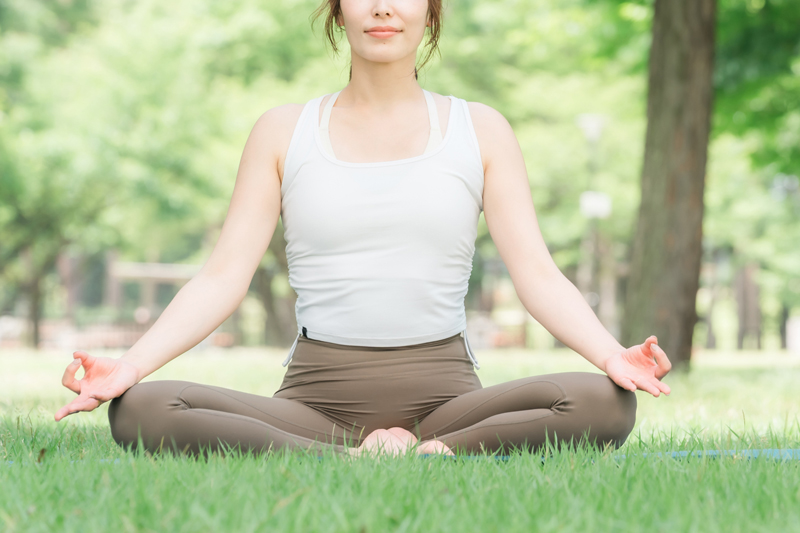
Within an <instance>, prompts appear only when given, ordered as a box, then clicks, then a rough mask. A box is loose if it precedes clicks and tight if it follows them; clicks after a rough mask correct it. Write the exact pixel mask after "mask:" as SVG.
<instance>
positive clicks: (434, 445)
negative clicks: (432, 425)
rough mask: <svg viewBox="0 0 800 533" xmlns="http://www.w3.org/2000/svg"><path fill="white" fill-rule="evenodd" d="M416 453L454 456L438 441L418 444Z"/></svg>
mask: <svg viewBox="0 0 800 533" xmlns="http://www.w3.org/2000/svg"><path fill="white" fill-rule="evenodd" d="M417 453H419V454H423V453H441V454H444V455H455V454H454V453H453V451H452V450H451V449H450V448H449V447H448V446H447V445H446V444H445V443H444V442H442V441H440V440H426V441H425V442H422V443H420V445H419V447H418V448H417Z"/></svg>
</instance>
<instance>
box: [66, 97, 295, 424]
mask: <svg viewBox="0 0 800 533" xmlns="http://www.w3.org/2000/svg"><path fill="white" fill-rule="evenodd" d="M292 117H294V118H296V117H297V113H296V112H295V109H293V107H292V105H285V106H279V107H276V108H273V109H270V110H269V111H267V112H266V113H264V114H263V115H261V117H259V119H258V120H257V121H256V124H255V125H254V126H253V129H252V131H251V132H250V136H249V137H248V139H247V142H246V144H245V147H244V151H243V153H242V157H241V160H240V162H239V170H238V173H237V176H236V184H235V186H234V189H233V195H232V197H231V202H230V206H229V208H228V214H227V216H226V218H225V222H224V224H223V226H222V232H221V233H220V236H219V239H218V240H217V243H216V245H215V246H214V250H213V251H212V253H211V256H210V257H209V258H208V261H206V263H205V265H203V267H202V269H201V270H200V272H199V273H198V274H197V275H195V276H194V277H193V278H192V279H191V280H190V281H189V282H188V283H186V284H185V285H184V286H183V287H182V288H181V290H180V291H178V293H177V294H176V295H175V297H174V298H173V300H172V301H171V302H170V304H169V305H168V306H167V308H166V309H165V310H164V312H163V313H162V314H161V315H160V316H159V317H158V320H156V322H155V323H154V324H153V326H152V327H151V328H150V329H149V330H148V331H147V332H146V333H145V334H144V335H143V336H142V337H141V338H140V339H139V340H138V341H137V342H136V344H134V345H133V346H132V347H131V348H130V349H129V350H128V351H127V352H126V353H125V354H124V355H123V356H122V357H120V358H119V359H110V358H104V357H97V358H95V357H92V356H90V355H88V354H86V353H84V352H75V354H74V357H75V359H74V361H73V363H72V364H70V365H69V366H68V367H67V369H66V371H65V373H64V378H63V379H62V384H63V385H64V386H65V387H67V388H69V389H70V390H72V391H73V392H76V393H78V394H79V396H78V397H77V398H75V400H73V401H72V402H71V403H69V404H68V405H66V406H64V407H62V408H61V409H60V410H59V411H58V412H57V413H56V416H55V419H56V420H61V419H62V418H64V417H65V416H67V415H69V414H72V413H75V412H78V411H91V410H92V409H94V408H96V407H97V406H98V405H100V403H102V402H104V401H108V400H111V399H112V398H115V397H117V396H119V395H121V394H122V393H123V392H125V391H126V390H127V389H128V388H130V387H131V386H133V385H134V384H136V383H138V382H139V381H141V380H142V379H143V378H144V377H145V376H147V375H149V374H151V373H153V372H154V371H156V370H157V369H158V368H160V367H162V366H164V365H165V364H166V363H168V362H169V361H171V360H172V359H175V358H176V357H178V356H179V355H181V354H182V353H184V352H186V351H187V350H189V349H190V348H192V347H193V346H196V345H197V344H198V343H199V342H200V341H202V340H203V339H205V338H206V337H207V336H208V335H209V334H211V332H213V331H214V330H215V329H216V328H217V327H218V326H219V325H220V324H221V323H222V322H223V321H224V320H225V319H226V318H228V317H229V316H230V315H231V314H232V313H233V311H234V310H235V309H236V308H237V307H238V306H239V304H240V303H241V302H242V300H243V299H244V297H245V295H246V294H247V289H248V287H249V286H250V281H251V279H252V277H253V274H254V273H255V271H256V268H258V264H259V263H260V261H261V258H262V257H263V255H264V253H265V252H266V249H267V246H269V242H270V240H271V239H272V235H273V233H274V231H275V227H276V226H277V224H278V217H279V216H280V211H281V191H280V188H281V181H280V178H279V174H278V161H279V154H280V153H281V151H282V150H283V151H285V148H286V146H287V145H288V139H287V133H286V132H287V131H292V130H291V129H287V128H290V127H291V124H290V123H291V120H292ZM81 366H83V367H84V369H85V374H84V377H83V378H82V379H81V380H76V379H75V373H76V372H77V370H78V369H79V368H80V367H81Z"/></svg>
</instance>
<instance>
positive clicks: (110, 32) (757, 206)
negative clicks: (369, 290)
mask: <svg viewBox="0 0 800 533" xmlns="http://www.w3.org/2000/svg"><path fill="white" fill-rule="evenodd" d="M679 4H681V5H689V4H691V2H675V3H674V5H676V6H678V5H679ZM697 4H698V5H702V4H705V5H712V6H713V2H708V1H706V0H703V1H701V2H698V3H697ZM318 5H319V2H318V1H316V0H291V1H290V0H282V1H280V2H275V1H268V0H228V1H226V2H213V1H210V0H191V1H189V0H173V1H171V2H160V1H156V0H137V1H129V0H0V351H6V352H7V353H10V352H17V351H18V350H21V349H25V348H26V347H34V348H38V349H42V350H56V351H63V352H65V353H66V352H71V351H73V350H77V349H84V350H95V349H124V348H126V347H129V346H131V345H132V344H133V343H134V342H136V340H137V339H138V338H139V336H141V335H142V334H143V333H144V332H145V331H146V330H147V329H148V328H149V327H150V325H152V323H153V322H154V321H155V319H156V318H157V317H158V316H159V314H160V313H161V312H162V311H163V309H164V308H165V307H166V306H167V304H168V303H169V302H170V300H171V299H172V297H173V296H174V295H175V294H176V292H177V291H178V290H179V289H180V287H181V286H182V285H183V284H184V283H185V282H186V281H187V280H189V279H190V278H191V277H192V276H193V275H194V273H196V272H197V271H198V270H199V268H200V267H201V266H202V264H203V262H204V261H205V260H206V258H207V257H208V256H209V254H210V251H211V249H212V247H213V245H214V243H215V242H216V239H217V236H218V234H219V231H220V229H221V226H222V223H223V220H224V217H225V214H226V210H227V206H228V202H229V200H230V195H231V192H232V190H233V185H234V181H235V177H236V171H237V167H238V163H239V157H240V155H241V152H242V149H243V147H244V142H245V140H246V138H247V135H248V133H249V132H250V129H251V128H252V126H253V124H254V123H255V121H256V119H257V118H258V117H259V116H260V115H261V114H262V113H263V112H264V111H266V110H267V109H269V108H272V107H275V106H278V105H281V104H284V103H288V102H293V103H298V104H303V103H305V102H307V101H308V100H310V99H312V98H315V97H317V96H320V95H322V94H326V93H331V92H335V91H337V90H339V89H341V88H343V87H344V86H345V85H346V84H347V80H348V71H349V56H350V52H349V48H348V46H347V40H346V39H345V38H342V40H341V41H340V43H341V54H340V55H339V56H336V55H334V54H333V53H332V52H331V50H330V49H329V47H326V45H325V41H324V39H323V34H322V25H321V22H322V21H321V20H320V21H318V22H317V24H316V25H315V26H314V29H313V30H312V27H311V23H310V19H309V16H310V14H311V13H312V12H313V10H314V9H315V8H316V7H317V6H318ZM661 5H662V6H663V5H665V3H662V4H661ZM668 11H669V10H668V8H662V9H661V11H657V10H655V9H654V5H653V2H651V1H646V0H642V1H632V2H619V1H614V0H458V1H449V2H448V1H445V14H444V21H443V32H442V38H441V41H440V50H441V57H439V56H438V55H437V56H434V58H433V59H432V61H431V62H430V63H429V64H428V65H426V66H425V68H423V69H422V70H421V71H420V76H419V82H420V85H421V86H423V87H424V88H426V89H428V90H430V91H434V92H438V93H441V94H444V95H450V94H452V95H455V96H458V97H459V98H464V99H466V100H468V101H478V102H482V103H485V104H487V105H490V106H492V107H494V108H495V109H497V110H498V111H500V112H501V113H503V115H504V116H505V117H506V118H507V119H508V120H509V122H510V123H511V125H512V126H513V128H514V131H515V132H516V135H517V138H518V140H519V143H520V145H521V147H522V150H523V153H524V156H525V160H526V163H527V168H528V175H529V181H530V188H531V195H532V198H533V200H534V204H535V206H536V209H537V213H538V217H539V222H540V225H541V228H542V232H543V234H544V238H545V240H546V242H547V244H548V246H549V248H550V251H551V253H552V255H553V257H554V259H555V261H556V262H557V264H558V266H559V267H560V268H561V269H562V271H563V272H564V273H565V274H566V275H567V276H568V277H569V278H570V279H571V280H572V281H573V282H574V283H575V284H576V286H578V288H579V289H580V290H581V292H582V293H583V294H584V296H585V297H586V299H587V301H588V302H589V304H590V305H591V306H592V307H593V309H595V311H596V312H597V314H598V316H599V317H600V319H601V321H602V322H603V323H604V324H605V325H606V327H607V328H608V329H609V330H610V331H611V332H612V333H613V334H615V335H616V336H617V337H618V338H620V339H623V340H624V339H626V336H627V337H631V335H632V333H630V332H629V333H626V332H625V331H624V330H625V328H624V327H623V326H624V325H625V324H628V323H630V324H632V323H634V322H635V321H637V320H639V319H641V320H643V321H644V325H643V326H642V327H643V328H645V329H646V330H648V331H653V332H656V333H659V334H660V338H662V339H663V336H664V335H671V334H672V333H671V332H672V331H673V329H671V328H672V326H670V324H671V323H672V322H670V320H672V319H670V318H669V317H667V318H664V317H666V316H667V315H670V316H673V315H675V314H676V313H677V314H678V315H680V316H678V319H679V320H678V321H679V322H681V324H688V325H684V326H681V327H682V328H683V329H688V332H689V333H688V339H689V340H688V342H689V343H690V345H691V347H692V350H683V349H682V348H680V347H678V346H677V345H676V347H675V348H674V349H673V350H672V352H670V351H669V350H668V353H671V354H672V353H673V352H674V353H675V356H676V358H677V359H678V360H687V361H688V359H689V358H691V356H692V353H693V351H695V350H704V349H708V350H723V351H727V352H735V351H737V350H742V349H745V350H750V351H753V350H756V351H758V350H761V351H768V352H770V354H772V355H773V356H774V355H775V354H779V353H786V352H796V353H800V274H799V273H800V179H799V178H798V174H800V3H798V2H796V1H795V0H783V1H781V0H719V1H718V2H717V3H716V10H715V11H714V12H712V13H710V14H708V13H707V18H706V19H704V20H705V23H704V24H697V25H696V26H698V27H696V28H693V27H692V26H693V24H694V22H695V21H694V19H692V13H691V12H690V11H691V10H689V12H684V13H669V12H668ZM659 17H660V18H661V25H659ZM670 17H672V19H670ZM680 17H684V18H685V19H686V21H687V24H686V27H685V28H682V27H679V28H677V29H676V28H675V27H673V26H670V20H673V21H674V20H676V19H679V18H680ZM701 22H702V21H701ZM658 28H662V29H664V32H662V33H661V34H659V33H658V31H656V30H657V29H658ZM670 28H671V29H670ZM687 28H688V29H687ZM684 30H686V31H684ZM682 35H683V36H684V37H686V38H685V39H684V41H685V42H684V43H683V44H681V43H680V41H681V39H682V38H683V37H682ZM687 35H688V37H687ZM656 42H658V46H659V48H657V49H656V48H655V47H656ZM651 44H652V48H651ZM681 46H683V48H681ZM676 50H677V52H675V51H676ZM420 52H421V53H422V48H421V49H420ZM673 52H675V53H673ZM656 53H658V54H661V55H658V58H661V60H659V61H652V60H650V57H651V54H656ZM670 54H672V55H670ZM654 57H655V56H654ZM670 57H671V58H672V59H673V60H672V61H670V60H669V58H670ZM664 58H667V60H664ZM704 58H705V59H704ZM665 65H666V66H665ZM686 68H688V70H686ZM659 69H660V70H659ZM670 69H671V70H670ZM682 69H684V70H682ZM682 72H683V73H686V76H684V75H682V74H681V73H682ZM704 80H705V81H704ZM703 83H706V85H708V87H710V89H709V90H705V89H703V87H704V85H703ZM704 91H705V92H704ZM709 91H710V97H709V98H706V99H703V98H700V99H699V100H697V102H699V103H697V102H695V99H693V96H692V95H696V94H700V95H701V96H702V95H706V93H709ZM665 95H666V96H665ZM670 95H671V96H670ZM648 98H649V100H648ZM659 99H660V100H659ZM648 102H649V104H648ZM676 102H677V103H676ZM681 102H688V103H691V105H688V104H687V106H686V107H681V105H680V104H681ZM648 109H650V115H649V120H648ZM704 113H705V114H707V115H708V117H710V123H711V128H710V131H707V132H705V134H704V133H703V124H704V116H706V115H704ZM670 116H672V117H673V118H674V117H676V116H677V117H679V120H673V121H672V122H670V120H671V119H670V118H669V117H670ZM680 117H683V118H680ZM693 121H694V122H693ZM676 123H677V125H676ZM659 128H660V129H659ZM664 128H666V129H667V130H669V134H668V135H667V136H666V138H668V139H670V141H669V142H661V144H660V145H659V139H662V140H663V139H664V138H665V136H664V135H661V137H659V134H658V132H659V131H662V132H663V131H665V130H664ZM681 128H684V130H681ZM697 132H699V133H697ZM695 134H696V135H695ZM651 141H652V142H651ZM681 143H683V145H688V146H689V150H688V152H687V151H686V150H684V151H683V152H681V151H680V150H679V149H678V148H674V147H677V146H678V145H681ZM659 146H660V148H659ZM673 149H674V150H677V151H673V152H671V151H670V150H673ZM659 150H660V151H659ZM706 150H707V152H706ZM706 153H707V154H708V160H707V163H706V160H705V154H706ZM687 154H688V155H687ZM686 168H689V171H686V172H684V174H681V172H683V171H684V170H685V169H686ZM643 169H644V171H643ZM647 169H655V170H653V171H652V172H649V171H647ZM659 169H664V171H665V173H666V174H665V177H664V180H666V181H664V183H670V184H671V185H669V186H668V187H667V189H666V192H665V190H664V189H663V188H662V189H658V187H656V188H655V189H653V187H648V185H647V184H648V181H647V179H652V176H656V179H661V178H659V177H658V175H657V174H658V172H659ZM669 169H677V170H675V172H672V174H670V172H671V171H670V170H669ZM682 169H683V170H682ZM676 172H677V174H676ZM651 174H652V176H651ZM643 176H644V179H643ZM670 176H672V177H670ZM673 179H674V180H673ZM669 180H673V181H669ZM681 180H683V181H681ZM687 180H688V181H687ZM682 183H683V184H687V183H693V184H694V185H692V187H694V189H692V190H693V191H695V192H694V193H693V194H694V196H693V197H692V198H693V200H691V199H690V200H686V199H685V198H684V199H681V197H680V194H681V191H682V190H683V189H682V187H683V185H681V184H682ZM698 184H699V185H698ZM670 187H672V188H670ZM698 187H699V189H698ZM673 189H674V190H673ZM698 190H699V193H698ZM670 191H672V192H670ZM675 191H677V192H675ZM676 194H677V195H678V196H677V198H678V199H677V200H675V195H676ZM698 194H699V196H698ZM645 199H646V200H647V202H645V201H644V200H645ZM670 202H672V204H670ZM676 202H677V203H676ZM668 204H669V205H668ZM673 204H674V205H673ZM640 205H643V206H645V207H644V208H643V209H641V210H640ZM653 206H656V207H653ZM662 206H663V209H662ZM670 206H672V207H670ZM673 207H675V208H676V209H677V211H675V209H673ZM670 209H673V210H672V211H669V210H670ZM681 210H684V211H681ZM668 212H672V213H673V214H675V213H677V215H676V216H677V217H678V218H677V219H676V220H677V221H678V222H680V221H681V220H684V219H686V220H689V219H692V217H694V216H696V217H697V220H698V224H699V222H702V232H701V233H700V232H699V225H698V224H695V225H691V224H689V225H688V226H687V227H683V226H681V225H680V224H677V223H670V222H669V220H668V219H665V220H662V221H661V226H662V227H661V229H652V228H651V227H649V226H647V225H646V224H647V221H649V220H655V219H658V216H659V214H660V213H668ZM681 213H684V214H681ZM685 213H688V215H687V214H685ZM253 223H258V221H253ZM637 228H639V229H641V228H647V229H646V232H647V233H646V235H647V237H646V238H645V240H648V239H650V238H652V239H651V240H653V241H656V242H657V243H662V244H661V245H659V246H660V247H661V248H662V249H663V250H664V253H663V255H661V256H658V257H656V258H654V257H655V256H653V255H652V254H653V252H648V251H647V247H646V243H645V242H644V241H643V240H642V238H641V237H640V238H639V239H638V240H637V237H636V235H637V233H636V232H637ZM682 239H683V240H684V241H685V242H687V243H689V244H687V246H690V247H691V246H694V245H692V244H691V242H692V239H697V245H696V246H695V248H696V249H697V255H698V265H699V268H697V265H694V264H689V265H688V266H687V263H686V261H684V260H683V258H685V257H686V254H685V253H684V252H683V251H682V250H683V248H681V247H680V246H677V247H675V248H670V244H669V243H672V242H682V241H681V240H682ZM639 241H641V242H639ZM637 243H638V244H637ZM663 243H666V244H663ZM285 245H286V243H285V241H284V239H283V228H282V226H280V225H279V226H278V228H277V230H276V232H275V236H274V238H273V240H272V243H271V244H270V246H269V250H268V252H267V253H266V255H265V256H264V258H263V261H262V262H261V265H260V267H259V268H258V271H257V272H256V274H255V276H254V278H253V280H252V283H251V286H250V291H249V293H248V295H247V297H246V298H245V300H244V301H243V303H242V304H241V306H240V307H239V309H238V310H237V311H236V312H235V313H234V314H233V315H232V316H231V317H230V318H229V319H228V320H227V321H226V322H225V323H223V324H222V325H221V326H220V327H219V328H218V330H217V331H215V332H214V333H213V334H212V335H211V336H209V338H208V339H206V340H205V341H203V343H202V344H201V348H202V347H204V346H214V347H232V346H271V347H285V348H288V346H290V344H291V343H292V341H293V340H294V337H295V332H296V324H295V321H294V303H295V294H294V292H293V291H292V289H291V288H290V287H289V285H288V282H287V264H286V256H285V251H284V248H285ZM637 247H638V251H637ZM648 254H650V255H648ZM648 257H650V258H651V260H650V261H649V262H648ZM637 258H638V259H637ZM653 258H654V259H653ZM689 263H691V261H690V262H689ZM648 265H649V266H648ZM643 272H649V273H650V274H651V276H652V278H653V279H654V280H655V281H651V282H647V283H646V282H644V281H642V280H643V276H644V274H643ZM637 273H638V274H637ZM678 274H680V276H681V278H680V280H683V281H680V280H679V281H677V282H675V283H674V284H673V285H672V286H677V287H679V288H678V289H675V291H676V301H677V300H678V299H679V298H677V293H678V292H680V293H681V294H682V295H686V294H688V295H689V296H688V298H689V300H688V301H689V302H690V305H691V307H692V310H694V313H692V312H691V311H686V310H685V306H684V310H683V311H681V310H680V309H678V310H676V308H668V307H664V310H663V313H660V311H659V309H660V308H659V307H658V306H659V305H661V304H662V303H665V302H666V301H667V300H670V299H671V298H664V297H663V295H664V294H670V293H669V291H670V290H672V289H670V288H669V287H670V285H668V286H667V288H666V289H665V288H664V287H663V286H662V287H661V288H660V289H658V290H655V289H653V286H654V285H653V283H655V284H656V285H657V284H658V282H659V280H667V279H668V278H669V279H671V280H673V281H674V279H673V278H671V277H670V276H674V275H678ZM637 275H638V276H639V277H638V278H637V277H636V276H637ZM676 279H677V278H676ZM692 280H694V281H692ZM648 283H650V285H648ZM665 291H667V292H666V293H665ZM642 295H644V296H642ZM642 298H645V301H646V299H647V298H650V299H651V300H652V301H653V307H654V308H655V309H656V313H655V315H653V317H651V315H648V314H647V313H643V311H642V304H641V302H642V301H643V300H642ZM684 299H685V298H684ZM637 302H639V303H637ZM667 303H668V302H667ZM665 305H666V304H665ZM466 306H467V312H468V317H469V325H468V331H469V337H470V341H471V344H472V345H473V347H474V348H476V349H494V348H497V349H500V348H507V347H510V348H528V349H536V350H550V349H553V348H557V347H559V344H558V342H557V341H556V340H555V339H554V338H553V337H552V336H551V335H550V334H549V333H548V332H547V331H546V330H545V329H544V328H543V327H542V326H540V325H539V324H537V323H536V321H535V320H533V318H532V317H531V316H530V314H529V313H528V312H527V311H526V310H525V309H524V307H523V306H522V304H521V303H520V302H519V299H518V298H517V295H516V292H515V289H514V286H513V283H512V281H511V279H510V278H509V275H508V272H507V270H506V268H505V266H504V265H503V262H502V260H501V259H500V258H499V256H498V253H497V250H496V248H495V246H494V244H493V242H492V239H491V236H490V235H489V233H488V230H487V228H486V224H485V221H484V219H483V216H481V220H480V225H479V233H478V239H477V242H476V254H475V258H474V264H473V271H472V277H471V279H470V286H469V293H468V295H467V298H466ZM659 313H660V314H659ZM661 315H664V316H661ZM659 317H660V318H659ZM659 320H661V322H658V321H659ZM648 321H649V322H648ZM673 322H674V321H673ZM647 328H650V329H647ZM634 329H635V328H634ZM676 336H679V335H677V333H676ZM631 338H632V337H631ZM643 340H644V337H642V338H641V339H639V340H637V341H636V342H642V341H643ZM681 350H683V351H681ZM679 352H680V353H679Z"/></svg>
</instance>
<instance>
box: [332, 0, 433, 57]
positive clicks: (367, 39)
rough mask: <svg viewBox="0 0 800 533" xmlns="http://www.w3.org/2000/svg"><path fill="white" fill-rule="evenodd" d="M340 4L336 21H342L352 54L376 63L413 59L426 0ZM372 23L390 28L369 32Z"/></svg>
mask: <svg viewBox="0 0 800 533" xmlns="http://www.w3.org/2000/svg"><path fill="white" fill-rule="evenodd" d="M340 5H341V11H342V14H341V15H340V18H339V20H338V21H337V22H338V23H339V24H340V25H341V24H344V28H345V31H346V33H347V40H348V41H349V42H350V49H351V51H352V53H353V54H357V55H359V56H361V57H363V58H364V59H366V60H367V61H374V62H376V63H388V62H391V61H397V60H398V59H402V58H404V57H408V56H409V55H410V56H411V57H413V58H414V59H416V55H417V48H419V44H420V43H421V42H422V38H423V37H424V36H425V27H426V26H427V25H428V20H427V19H428V0H341V2H340ZM376 26H388V27H389V28H387V29H389V30H390V31H383V32H380V31H376V32H370V30H371V29H372V28H374V27H376ZM412 61H413V60H412Z"/></svg>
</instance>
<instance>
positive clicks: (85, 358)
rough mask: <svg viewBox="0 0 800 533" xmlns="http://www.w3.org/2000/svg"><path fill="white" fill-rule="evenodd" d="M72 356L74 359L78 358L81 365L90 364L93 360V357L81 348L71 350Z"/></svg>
mask: <svg viewBox="0 0 800 533" xmlns="http://www.w3.org/2000/svg"><path fill="white" fill-rule="evenodd" d="M72 357H74V358H75V359H80V360H81V364H83V365H86V364H90V363H91V362H92V361H93V360H94V357H92V356H91V355H89V354H88V353H86V352H84V351H82V350H78V351H77V352H72Z"/></svg>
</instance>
